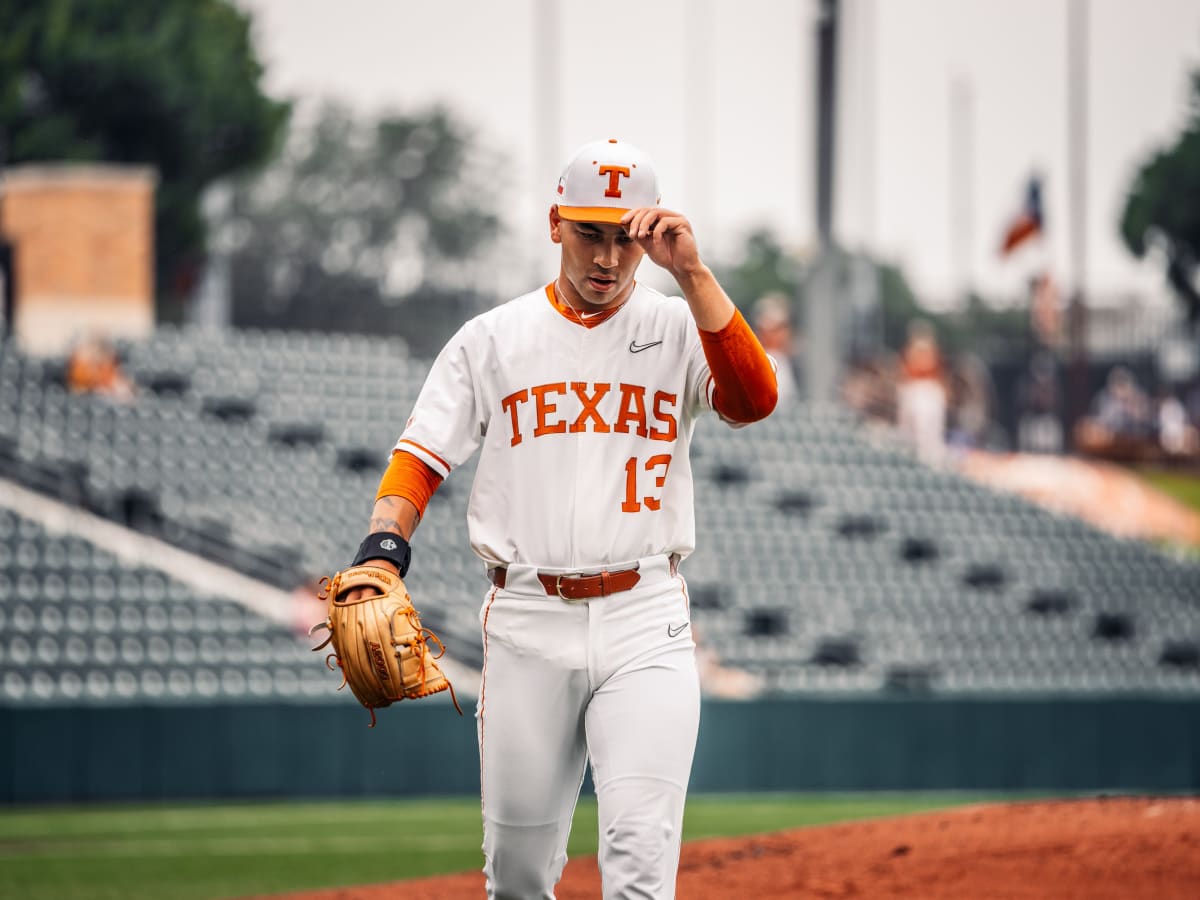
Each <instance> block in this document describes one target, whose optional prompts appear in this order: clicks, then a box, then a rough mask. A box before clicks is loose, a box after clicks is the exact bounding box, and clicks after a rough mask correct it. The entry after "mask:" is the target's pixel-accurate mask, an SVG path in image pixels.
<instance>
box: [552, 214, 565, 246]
mask: <svg viewBox="0 0 1200 900" xmlns="http://www.w3.org/2000/svg"><path fill="white" fill-rule="evenodd" d="M550 240H551V241H553V242H554V243H556V244H561V243H562V216H560V215H559V214H558V206H557V205H554V206H551V207H550Z"/></svg>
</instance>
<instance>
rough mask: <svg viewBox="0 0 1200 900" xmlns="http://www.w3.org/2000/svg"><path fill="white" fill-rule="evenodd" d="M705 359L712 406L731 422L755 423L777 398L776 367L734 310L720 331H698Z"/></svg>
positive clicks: (771, 408) (769, 411) (764, 416)
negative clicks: (710, 382) (711, 389)
mask: <svg viewBox="0 0 1200 900" xmlns="http://www.w3.org/2000/svg"><path fill="white" fill-rule="evenodd" d="M700 344H701V346H702V347H703V348H704V358H705V359H707V360H708V368H709V370H710V371H711V372H712V378H713V384H714V386H715V390H714V391H713V408H714V409H716V411H717V412H719V413H720V414H721V415H722V416H724V417H725V418H726V419H729V420H730V421H732V422H739V423H746V422H757V421H758V420H759V419H764V418H766V417H767V416H768V415H770V414H771V410H773V409H774V408H775V402H776V401H777V400H778V399H779V389H778V386H777V382H776V380H775V370H774V369H773V368H772V367H771V360H770V359H769V358H768V357H767V352H766V351H765V350H763V348H762V344H760V343H759V342H758V338H757V337H756V336H755V334H754V331H753V330H752V329H751V328H750V326H749V325H748V324H747V323H746V320H745V319H744V318H742V314H741V313H740V312H738V311H736V310H735V311H734V313H733V318H732V319H730V320H729V324H728V325H726V326H725V327H724V328H722V329H721V330H720V331H704V330H703V329H701V331H700Z"/></svg>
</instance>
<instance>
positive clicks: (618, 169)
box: [600, 166, 629, 197]
mask: <svg viewBox="0 0 1200 900" xmlns="http://www.w3.org/2000/svg"><path fill="white" fill-rule="evenodd" d="M600 174H601V175H607V176H608V188H607V189H606V190H605V191H604V196H605V197H620V196H621V176H622V175H624V176H625V177H626V178H628V177H629V168H628V167H627V166H601V167H600Z"/></svg>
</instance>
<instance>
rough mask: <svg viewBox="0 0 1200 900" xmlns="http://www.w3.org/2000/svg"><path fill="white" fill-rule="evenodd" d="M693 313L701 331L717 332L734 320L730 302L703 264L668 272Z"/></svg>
mask: <svg viewBox="0 0 1200 900" xmlns="http://www.w3.org/2000/svg"><path fill="white" fill-rule="evenodd" d="M671 274H672V275H674V276H675V281H676V282H677V283H678V284H679V289H680V290H681V291H682V292H683V298H684V299H685V300H687V302H688V306H690V307H691V310H692V318H693V319H695V320H696V326H697V327H698V328H700V329H701V330H702V331H720V330H721V329H722V328H724V327H725V326H726V325H728V324H729V321H730V320H731V319H732V318H733V311H734V306H733V301H732V300H730V299H729V295H728V294H726V293H725V289H724V288H722V287H721V284H720V282H718V281H717V279H716V276H714V275H713V273H712V271H711V270H709V268H708V266H706V265H704V263H702V262H697V263H696V264H695V266H694V267H692V268H688V269H683V270H680V271H675V272H672V273H671Z"/></svg>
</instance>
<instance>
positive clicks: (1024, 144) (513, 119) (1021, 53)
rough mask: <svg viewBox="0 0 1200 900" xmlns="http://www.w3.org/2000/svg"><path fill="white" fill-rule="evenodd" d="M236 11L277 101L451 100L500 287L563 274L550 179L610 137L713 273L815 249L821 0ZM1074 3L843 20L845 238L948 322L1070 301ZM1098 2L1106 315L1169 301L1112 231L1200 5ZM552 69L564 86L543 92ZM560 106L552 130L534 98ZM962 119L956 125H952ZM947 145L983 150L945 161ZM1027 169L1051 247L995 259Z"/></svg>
mask: <svg viewBox="0 0 1200 900" xmlns="http://www.w3.org/2000/svg"><path fill="white" fill-rule="evenodd" d="M237 2H238V3H239V5H241V6H242V7H243V8H245V9H247V10H249V11H251V12H253V13H254V14H255V18H256V37H257V41H258V46H259V52H260V54H261V56H262V58H263V60H264V62H265V63H266V65H267V70H268V77H267V86H268V88H269V89H270V90H272V91H273V92H277V93H281V94H286V95H289V96H292V97H297V98H299V97H306V96H317V95H332V96H336V97H340V98H342V99H344V100H347V101H349V102H350V103H352V104H353V105H355V106H357V107H359V108H361V109H363V110H364V111H370V112H377V111H380V110H383V109H389V108H390V109H398V110H402V111H403V110H411V109H415V108H419V107H422V106H427V105H429V104H431V103H433V102H437V101H442V102H444V103H446V104H448V105H450V106H452V107H453V108H455V109H456V110H458V111H459V112H460V113H461V115H462V116H463V117H464V118H465V120H467V121H468V122H469V123H471V124H472V125H473V126H474V127H475V128H476V129H477V131H478V133H479V134H480V135H482V136H483V137H484V138H485V139H486V140H487V142H488V143H489V145H490V146H492V147H494V148H495V149H496V150H497V151H499V152H500V154H502V156H503V158H505V159H507V160H508V162H507V164H504V165H498V166H497V171H496V180H495V183H496V186H497V189H498V190H499V191H500V192H501V196H502V197H503V199H504V208H505V213H506V216H507V219H508V223H509V226H510V228H511V229H512V234H514V235H517V236H520V237H521V241H520V242H519V243H518V244H517V246H519V247H521V248H525V247H528V250H529V256H528V257H527V258H526V259H523V260H522V259H518V257H519V256H521V252H520V251H514V253H513V260H512V267H511V269H512V272H511V273H510V274H511V275H512V277H506V278H500V279H498V281H499V283H500V287H501V290H502V291H512V290H519V289H522V288H523V286H524V285H525V284H526V283H527V282H528V281H529V279H530V278H531V277H534V275H533V273H534V271H535V269H537V268H538V267H539V266H540V267H541V270H545V268H546V266H547V265H548V263H547V260H548V259H549V260H552V259H553V255H552V254H551V255H550V256H547V250H548V243H547V239H546V237H545V234H546V226H545V215H546V208H547V207H548V206H549V203H550V200H551V195H552V191H553V187H554V185H555V182H556V179H557V176H558V167H559V166H560V165H561V162H562V160H563V159H564V158H565V157H566V156H567V155H568V154H569V152H570V151H571V150H572V149H574V148H575V147H576V146H578V145H579V144H582V143H584V142H585V141H588V140H592V139H595V138H601V137H620V138H622V139H624V140H628V141H632V142H633V143H635V144H638V145H639V146H641V147H642V148H643V149H645V150H647V151H648V152H650V153H651V154H652V155H653V156H654V157H655V159H656V160H657V161H658V164H659V169H660V179H661V182H662V187H663V203H664V205H667V206H671V207H675V208H678V209H680V210H682V211H684V212H686V213H688V214H689V215H691V216H692V217H693V219H694V220H695V221H696V224H697V229H698V233H699V235H700V238H701V243H702V248H703V249H705V251H706V253H708V254H709V255H710V256H712V257H713V258H714V259H717V258H721V257H728V256H729V255H730V254H731V253H732V252H733V251H734V250H735V249H736V247H737V246H738V242H739V241H740V239H741V237H742V236H743V235H744V234H745V232H746V231H747V230H748V229H749V228H750V227H752V226H754V225H756V224H759V223H762V224H766V225H769V226H771V227H773V228H774V229H775V230H776V231H777V233H778V234H779V235H780V236H781V238H783V240H784V241H785V243H786V244H787V245H789V246H791V247H795V248H796V249H798V250H804V249H805V248H811V247H812V245H813V241H814V238H815V226H814V214H813V202H814V201H813V168H814V162H813V158H814V151H813V145H814V140H815V138H814V132H815V129H814V84H815V57H816V55H815V41H816V38H815V30H814V29H815V22H816V0H686V3H685V0H609V2H606V3H604V4H601V5H600V6H595V5H593V4H585V3H571V2H562V3H561V4H560V5H559V6H558V7H557V12H556V13H554V14H553V15H552V16H551V17H550V20H551V21H552V20H553V19H554V18H555V16H556V17H557V19H558V22H557V26H558V27H557V32H558V35H559V38H558V41H557V47H556V48H555V47H552V48H549V49H548V48H547V46H546V44H545V41H544V40H539V39H538V38H537V37H536V35H537V34H538V33H539V29H538V21H539V20H540V21H541V22H543V23H545V22H546V21H547V18H546V10H547V9H548V8H550V5H551V4H553V3H554V2H555V0H505V2H501V3H484V2H481V0H438V2H415V0H412V2H402V0H338V2H336V3H335V2H332V0H237ZM1067 6H1068V3H1067V0H843V2H842V17H843V20H842V32H843V33H842V41H841V60H840V67H841V105H840V108H839V115H840V121H839V135H838V139H839V147H838V161H837V167H838V170H837V192H838V193H837V212H836V220H835V232H836V234H837V235H838V237H839V238H840V239H841V240H842V242H843V243H845V244H847V245H849V246H852V247H868V248H871V249H873V250H874V251H875V252H877V253H880V254H882V255H884V256H886V257H888V258H890V259H893V260H895V261H898V262H900V263H902V264H903V265H904V267H905V269H906V272H907V273H908V275H909V277H910V279H911V281H912V282H913V284H914V286H915V287H916V288H917V289H918V292H919V293H921V294H923V295H924V296H925V298H926V299H928V300H929V301H931V302H933V303H934V304H939V305H940V304H941V303H944V302H945V301H946V299H947V298H949V297H951V296H953V294H954V292H955V288H956V285H958V284H960V283H961V280H962V273H963V272H964V271H969V273H970V276H971V278H972V279H973V281H974V283H975V284H976V285H977V286H978V287H979V288H980V289H981V290H982V291H983V292H984V293H986V294H989V295H992V296H996V297H1005V296H1007V297H1009V298H1014V297H1017V296H1020V295H1022V292H1023V290H1024V287H1023V285H1024V283H1025V280H1026V279H1027V277H1028V276H1029V275H1030V274H1031V272H1032V270H1033V268H1035V267H1036V266H1037V265H1039V264H1040V262H1041V261H1042V260H1043V259H1045V260H1048V261H1049V263H1050V264H1051V265H1052V267H1053V268H1054V270H1055V271H1056V272H1057V273H1058V277H1059V280H1060V282H1062V283H1063V284H1064V285H1069V283H1070V279H1071V270H1070V257H1069V246H1070V244H1069V240H1070V239H1069V235H1068V223H1069V220H1068V214H1067V213H1068V210H1067V202H1068V161H1067V119H1066V114H1067V79H1066V73H1067ZM1088 8H1089V12H1088V17H1089V22H1090V27H1089V29H1088V31H1089V34H1088V38H1089V46H1088V52H1089V68H1088V71H1089V78H1088V93H1089V103H1088V107H1087V109H1088V116H1089V151H1088V152H1089V161H1088V166H1087V182H1088V188H1089V195H1088V203H1089V211H1090V215H1089V227H1088V231H1087V248H1088V266H1087V273H1086V284H1087V287H1088V289H1089V293H1090V294H1091V296H1092V297H1093V298H1099V299H1102V298H1104V297H1107V296H1115V295H1118V294H1124V293H1128V292H1146V293H1149V294H1159V295H1161V294H1164V293H1165V290H1164V288H1163V286H1162V285H1163V281H1162V276H1161V272H1160V269H1159V268H1158V267H1157V266H1153V265H1147V264H1137V263H1135V262H1134V261H1133V260H1132V259H1131V258H1130V257H1129V256H1128V254H1127V253H1126V252H1125V250H1124V249H1123V248H1122V246H1121V244H1120V241H1119V237H1118V235H1117V231H1116V229H1117V217H1118V216H1119V213H1120V210H1121V208H1122V205H1123V201H1124V196H1125V192H1126V190H1127V188H1128V185H1129V182H1130V178H1131V176H1132V174H1133V173H1134V172H1135V171H1136V168H1137V166H1138V165H1139V163H1140V162H1141V161H1142V160H1143V159H1144V158H1145V157H1146V155H1147V153H1148V152H1150V151H1151V150H1152V149H1154V148H1155V147H1157V146H1160V145H1162V144H1163V143H1164V142H1166V141H1167V140H1170V139H1171V138H1173V136H1174V135H1175V134H1177V133H1178V131H1179V129H1180V127H1181V126H1182V124H1183V122H1184V119H1185V115H1186V112H1187V98H1188V78H1187V76H1188V73H1189V71H1191V70H1192V69H1196V68H1200V2H1198V0H1091V2H1090V3H1089V4H1088ZM541 31H542V33H544V32H545V27H544V25H543V27H542V29H541ZM547 62H549V63H551V64H554V63H555V62H557V64H556V65H554V71H555V72H556V73H557V75H556V77H555V79H554V80H553V81H552V82H551V83H550V84H541V83H539V82H540V81H541V79H540V75H541V73H542V72H545V71H547V67H546V63H547ZM555 93H557V95H558V97H559V101H558V102H557V103H554V104H551V105H552V106H553V107H556V108H557V109H556V111H552V112H551V114H550V115H547V114H546V112H545V109H544V107H545V106H546V104H545V103H544V102H543V100H544V98H546V97H547V96H549V97H553V96H554V95H555ZM952 97H957V98H958V100H953V99H952ZM964 98H965V99H964ZM955 104H957V108H958V109H959V110H960V111H964V110H965V112H961V114H960V115H959V116H957V117H955V116H952V115H951V108H952V106H955ZM952 122H957V123H958V125H957V126H952ZM547 134H557V139H553V140H550V141H547V140H546V139H545V138H543V137H539V136H540V135H547ZM956 141H957V142H958V145H959V146H965V147H969V148H970V149H969V150H968V151H965V152H963V153H960V154H957V155H956V156H955V158H956V159H957V162H954V161H952V152H951V146H952V143H953V142H956ZM547 144H550V145H552V146H547ZM551 160H553V162H551ZM959 166H962V167H963V168H959ZM1034 169H1037V170H1039V171H1040V172H1042V173H1043V176H1044V179H1045V183H1044V197H1045V206H1046V212H1047V216H1048V226H1049V236H1048V239H1047V241H1046V242H1045V243H1044V244H1043V245H1042V246H1041V247H1027V248H1026V249H1025V250H1024V251H1023V252H1019V253H1018V254H1017V255H1016V256H1015V257H1014V258H1011V259H1009V260H1007V261H1001V260H1000V259H999V258H998V257H997V254H996V249H995V248H996V246H997V245H998V242H999V240H1000V237H1001V234H1002V232H1003V229H1004V226H1005V224H1006V222H1007V220H1008V219H1009V218H1010V217H1011V216H1013V215H1014V214H1015V212H1016V211H1017V209H1018V207H1019V204H1020V201H1021V197H1022V194H1023V191H1024V186H1025V183H1026V180H1027V177H1028V174H1029V173H1030V172H1031V171H1032V170H1034ZM954 172H967V173H970V174H969V176H962V177H955V176H954V175H952V173H954ZM955 184H958V185H960V186H962V185H969V187H960V188H959V189H957V190H955V189H954V185H955ZM956 209H957V210H958V211H957V212H955V210H956ZM535 260H536V262H534V261H535ZM537 277H541V275H540V274H539V275H537Z"/></svg>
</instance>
